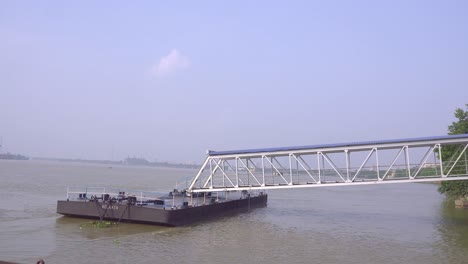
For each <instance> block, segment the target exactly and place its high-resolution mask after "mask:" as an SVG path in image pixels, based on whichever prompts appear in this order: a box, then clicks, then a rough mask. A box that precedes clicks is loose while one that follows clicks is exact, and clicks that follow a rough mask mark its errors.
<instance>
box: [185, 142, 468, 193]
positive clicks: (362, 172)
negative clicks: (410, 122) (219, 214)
mask: <svg viewBox="0 0 468 264" xmlns="http://www.w3.org/2000/svg"><path fill="white" fill-rule="evenodd" d="M446 149H450V151H445V150H446ZM467 149H468V134H463V135H451V136H439V137H427V138H413V139H399V140H383V141H374V142H357V143H344V144H327V145H314V146H300V147H285V148H269V149H251V150H237V151H208V152H207V154H208V155H207V158H206V159H205V162H204V163H203V165H202V167H201V168H200V170H199V171H198V173H197V175H196V176H195V177H194V178H193V179H192V180H191V181H190V183H189V185H188V188H187V189H186V190H187V192H189V193H190V192H195V193H196V192H220V191H243V190H247V191H249V190H268V189H281V188H304V187H324V186H344V185H362V184H381V183H408V182H430V181H447V180H468V160H467V152H468V151H467ZM448 152H450V153H453V155H451V157H446V156H447V155H446V154H445V153H448Z"/></svg>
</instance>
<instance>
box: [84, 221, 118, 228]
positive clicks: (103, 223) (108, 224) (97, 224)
mask: <svg viewBox="0 0 468 264" xmlns="http://www.w3.org/2000/svg"><path fill="white" fill-rule="evenodd" d="M116 225H118V223H116V222H111V221H92V222H87V223H83V224H81V225H80V228H110V227H113V226H116Z"/></svg>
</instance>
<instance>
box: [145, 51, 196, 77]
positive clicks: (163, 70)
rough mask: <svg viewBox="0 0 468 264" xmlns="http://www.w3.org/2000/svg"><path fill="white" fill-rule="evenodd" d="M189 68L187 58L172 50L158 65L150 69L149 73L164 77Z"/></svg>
mask: <svg viewBox="0 0 468 264" xmlns="http://www.w3.org/2000/svg"><path fill="white" fill-rule="evenodd" d="M189 66H190V60H189V58H187V57H185V56H183V55H182V54H181V53H180V52H179V51H178V50H177V49H172V50H171V52H169V54H167V55H166V56H164V57H162V58H161V59H160V60H159V63H158V64H156V65H154V66H153V67H152V68H151V73H152V74H153V75H156V76H165V75H170V74H172V73H174V72H177V71H181V70H185V69H187V68H188V67H189Z"/></svg>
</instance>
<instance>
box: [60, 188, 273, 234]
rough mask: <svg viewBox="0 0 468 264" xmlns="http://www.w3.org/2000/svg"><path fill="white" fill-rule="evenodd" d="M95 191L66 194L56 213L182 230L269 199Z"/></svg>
mask: <svg viewBox="0 0 468 264" xmlns="http://www.w3.org/2000/svg"><path fill="white" fill-rule="evenodd" d="M96 189H97V188H85V189H84V190H83V191H70V190H68V193H67V199H66V200H59V201H58V202H57V213H59V214H62V215H65V216H71V217H80V218H89V219H99V220H111V221H116V222H131V223H144V224H156V225H165V226H182V225H188V224H192V223H195V222H198V221H203V220H209V219H213V218H216V217H220V216H226V215H233V214H238V213H244V212H248V211H250V210H251V209H254V208H259V207H265V206H266V205H267V200H268V195H267V194H265V193H263V192H258V193H248V192H246V191H243V192H223V193H220V192H218V193H210V192H207V193H197V194H195V193H192V194H191V195H188V194H187V193H185V192H178V191H177V190H174V191H173V192H170V193H169V194H167V195H161V194H158V193H149V192H134V191H133V192H132V191H121V190H117V191H113V190H111V189H108V188H107V189H106V188H102V189H101V190H96Z"/></svg>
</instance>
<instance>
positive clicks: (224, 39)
mask: <svg viewBox="0 0 468 264" xmlns="http://www.w3.org/2000/svg"><path fill="white" fill-rule="evenodd" d="M467 14H468V1H426V0H424V1H407V0H405V1H316V2H314V1H304V2H301V1H281V2H280V1H231V2H230V3H227V1H184V2H183V1H16V0H15V1H0V136H2V137H3V141H4V148H3V151H10V152H14V153H21V154H27V155H31V156H42V157H67V158H88V159H111V158H112V157H113V158H114V159H122V158H125V157H127V156H142V157H145V158H147V159H149V160H156V159H157V160H159V161H172V162H188V161H195V162H201V161H202V160H203V159H204V157H205V150H206V149H212V150H229V149H243V148H256V147H275V146H291V145H306V144H307V145H310V144H320V143H339V142H347V141H361V140H375V139H393V138H407V137H419V136H433V135H444V134H446V132H447V126H448V125H449V124H450V122H452V121H453V120H454V118H453V111H454V109H455V108H457V107H464V105H465V104H466V103H468V15H467Z"/></svg>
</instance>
